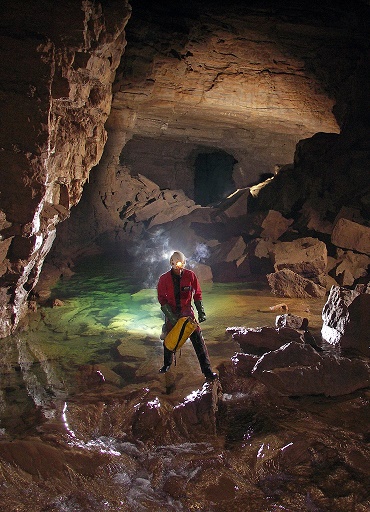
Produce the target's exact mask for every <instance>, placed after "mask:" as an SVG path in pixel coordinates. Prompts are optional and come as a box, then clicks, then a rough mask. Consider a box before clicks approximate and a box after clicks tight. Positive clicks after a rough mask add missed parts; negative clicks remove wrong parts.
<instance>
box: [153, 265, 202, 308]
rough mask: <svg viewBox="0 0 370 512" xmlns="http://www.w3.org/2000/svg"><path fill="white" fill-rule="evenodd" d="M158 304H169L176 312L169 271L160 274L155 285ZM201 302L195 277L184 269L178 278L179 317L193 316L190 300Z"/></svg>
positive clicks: (198, 285)
mask: <svg viewBox="0 0 370 512" xmlns="http://www.w3.org/2000/svg"><path fill="white" fill-rule="evenodd" d="M157 293H158V302H159V303H160V305H161V306H164V305H165V304H169V305H170V306H171V309H172V311H173V312H174V313H175V312H176V300H175V291H174V286H173V281H172V274H171V270H169V271H168V272H166V273H165V274H162V275H161V277H160V278H159V281H158V285H157ZM192 299H193V300H194V301H196V300H202V290H201V288H200V284H199V281H198V278H197V276H196V275H195V274H194V272H193V271H192V270H188V269H187V268H185V269H184V270H183V272H182V274H181V278H180V301H181V316H190V315H191V316H194V311H193V308H192V305H191V300H192Z"/></svg>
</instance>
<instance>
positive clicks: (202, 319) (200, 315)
mask: <svg viewBox="0 0 370 512" xmlns="http://www.w3.org/2000/svg"><path fill="white" fill-rule="evenodd" d="M206 320H207V317H206V314H205V312H204V311H203V313H198V322H199V323H202V322H205V321H206Z"/></svg>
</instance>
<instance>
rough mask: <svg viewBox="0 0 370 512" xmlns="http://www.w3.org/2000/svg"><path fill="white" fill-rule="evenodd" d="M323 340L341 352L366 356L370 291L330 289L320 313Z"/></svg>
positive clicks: (369, 320)
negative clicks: (337, 347)
mask: <svg viewBox="0 0 370 512" xmlns="http://www.w3.org/2000/svg"><path fill="white" fill-rule="evenodd" d="M322 319H323V327H322V331H321V333H322V337H323V339H325V341H327V342H328V343H331V344H333V345H338V346H340V347H341V348H343V349H351V350H355V351H359V352H360V353H365V354H369V345H370V331H369V325H370V289H369V286H367V287H361V286H360V285H358V286H357V287H356V288H355V289H354V290H349V289H346V288H342V287H340V286H333V287H332V288H331V290H330V293H329V296H328V299H327V301H326V303H325V305H324V308H323V311H322Z"/></svg>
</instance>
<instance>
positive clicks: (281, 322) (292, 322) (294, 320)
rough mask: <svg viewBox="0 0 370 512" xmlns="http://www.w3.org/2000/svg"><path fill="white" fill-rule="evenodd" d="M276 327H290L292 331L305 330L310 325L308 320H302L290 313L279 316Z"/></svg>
mask: <svg viewBox="0 0 370 512" xmlns="http://www.w3.org/2000/svg"><path fill="white" fill-rule="evenodd" d="M275 325H276V327H290V328H291V329H303V327H306V326H307V325H308V321H307V318H306V319H305V318H302V317H300V316H297V315H291V314H290V313H287V314H284V315H279V316H277V317H276V320H275Z"/></svg>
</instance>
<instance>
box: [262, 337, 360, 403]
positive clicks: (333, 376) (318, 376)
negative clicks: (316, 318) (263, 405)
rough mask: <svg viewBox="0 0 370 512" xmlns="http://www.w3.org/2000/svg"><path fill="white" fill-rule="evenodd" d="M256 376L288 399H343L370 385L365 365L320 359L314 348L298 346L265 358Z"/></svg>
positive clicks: (330, 357) (289, 347) (290, 345)
mask: <svg viewBox="0 0 370 512" xmlns="http://www.w3.org/2000/svg"><path fill="white" fill-rule="evenodd" d="M252 376H253V377H255V378H256V379H259V380H260V381H261V382H263V383H264V384H265V385H266V386H268V387H269V388H274V389H275V390H276V391H278V392H279V393H280V394H282V395H285V396H304V395H321V394H323V395H325V396H340V395H345V394H348V393H352V392H353V391H356V390H358V389H361V388H365V387H368V386H369V384H370V368H369V366H368V365H367V364H366V363H365V362H363V361H360V360H350V359H346V358H336V357H334V356H331V355H324V356H320V355H319V354H317V352H316V351H315V350H314V349H313V348H312V347H311V346H309V345H300V344H298V343H294V342H293V343H289V344H287V345H284V346H283V347H281V348H280V349H278V350H276V351H273V352H269V353H267V354H265V355H263V356H262V357H261V358H260V359H259V361H258V362H257V363H256V366H255V368H254V369H253V371H252Z"/></svg>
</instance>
